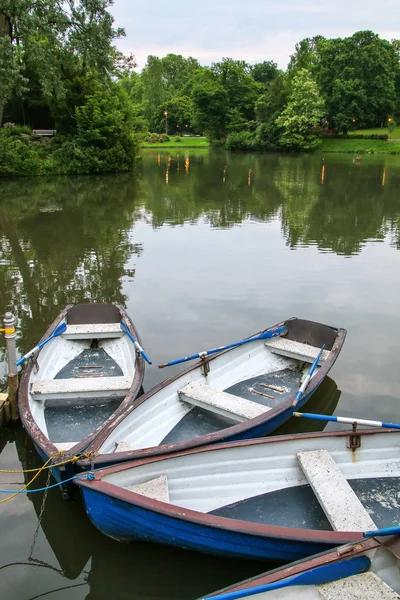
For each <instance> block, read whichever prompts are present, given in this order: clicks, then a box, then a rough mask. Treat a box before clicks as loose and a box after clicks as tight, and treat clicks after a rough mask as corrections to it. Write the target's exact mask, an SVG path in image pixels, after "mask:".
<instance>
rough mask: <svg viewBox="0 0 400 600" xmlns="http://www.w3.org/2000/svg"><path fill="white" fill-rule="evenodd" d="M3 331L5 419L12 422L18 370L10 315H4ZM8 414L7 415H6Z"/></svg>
mask: <svg viewBox="0 0 400 600" xmlns="http://www.w3.org/2000/svg"><path fill="white" fill-rule="evenodd" d="M3 322H4V329H5V338H6V348H7V360H8V402H7V401H6V404H8V405H9V408H8V406H6V407H5V408H6V419H7V417H11V420H12V421H18V419H19V415H18V404H17V394H18V370H17V348H16V337H17V334H16V332H15V317H14V315H13V314H12V313H10V312H7V313H6V314H5V315H4V320H3ZM8 410H9V411H10V412H9V415H7V413H8Z"/></svg>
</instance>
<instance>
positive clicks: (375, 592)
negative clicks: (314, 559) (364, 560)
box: [316, 571, 399, 600]
mask: <svg viewBox="0 0 400 600" xmlns="http://www.w3.org/2000/svg"><path fill="white" fill-rule="evenodd" d="M316 588H317V590H318V593H319V595H320V597H321V599H323V600H367V598H371V599H372V598H377V599H378V598H379V600H396V599H397V598H399V595H398V594H397V593H396V592H395V591H394V590H393V589H392V588H391V587H390V586H389V585H388V584H387V583H385V582H384V581H383V580H382V579H381V578H380V577H378V576H377V575H375V573H373V572H372V571H368V572H367V573H360V574H359V575H353V576H352V577H346V578H345V579H339V580H338V581H333V582H332V583H324V584H323V585H317V586H316Z"/></svg>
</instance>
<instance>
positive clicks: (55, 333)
mask: <svg viewBox="0 0 400 600" xmlns="http://www.w3.org/2000/svg"><path fill="white" fill-rule="evenodd" d="M66 329H67V324H66V323H61V325H59V326H58V327H57V328H56V329H55V330H54V331H53V333H52V334H51V335H50V336H49V337H48V338H47V339H45V340H43V342H40V344H38V345H37V346H35V347H34V348H32V350H29V352H27V353H26V354H24V356H23V357H22V358H20V359H19V360H17V367H19V366H20V365H22V363H23V362H25V361H26V359H27V358H29V357H30V356H32V355H33V354H35V352H38V351H39V350H40V348H43V346H44V345H45V344H47V342H49V341H50V340H52V339H53V338H55V337H57V336H59V335H61V334H63V333H64V331H65V330H66Z"/></svg>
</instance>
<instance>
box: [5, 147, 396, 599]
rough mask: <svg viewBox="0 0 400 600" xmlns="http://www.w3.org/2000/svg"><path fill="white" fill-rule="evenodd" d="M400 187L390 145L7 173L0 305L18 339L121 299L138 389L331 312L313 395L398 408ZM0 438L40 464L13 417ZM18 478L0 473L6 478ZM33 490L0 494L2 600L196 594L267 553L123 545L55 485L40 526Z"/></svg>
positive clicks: (324, 400)
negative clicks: (140, 368)
mask: <svg viewBox="0 0 400 600" xmlns="http://www.w3.org/2000/svg"><path fill="white" fill-rule="evenodd" d="M399 189H400V160H399V158H398V157H367V156H365V157H363V158H362V160H361V161H360V162H353V157H352V156H351V155H337V156H335V155H332V154H328V155H326V156H325V157H322V155H314V156H283V155H250V154H246V155H229V154H224V153H221V154H219V153H213V152H209V151H189V152H187V153H185V152H183V151H182V152H181V153H178V152H175V151H173V152H171V153H169V152H165V151H164V152H160V153H159V152H157V151H151V150H149V151H147V152H146V154H143V161H142V162H141V163H140V164H139V167H138V170H137V174H136V175H135V176H132V175H116V176H108V177H92V178H85V177H82V178H73V179H58V178H54V179H48V180H39V179H38V180H25V181H23V180H19V181H7V182H6V181H2V182H0V235H1V255H0V309H1V310H0V313H1V314H4V312H5V311H6V310H10V309H11V310H13V312H14V313H15V314H17V315H18V320H19V331H20V335H19V341H18V349H19V351H20V352H21V353H23V352H25V351H27V350H28V349H30V348H31V347H33V346H34V345H36V342H37V341H38V340H39V339H40V337H41V336H42V334H43V332H44V331H45V330H46V329H47V326H48V324H49V323H50V322H51V321H52V320H53V319H54V318H55V317H56V315H57V314H58V312H59V311H60V310H61V309H62V308H63V307H64V306H65V305H66V304H68V303H71V302H80V301H82V300H84V299H93V300H97V301H108V302H110V301H118V302H122V303H123V304H124V305H125V306H126V308H127V309H128V312H129V313H130V315H131V317H132V318H133V320H134V322H135V324H136V326H137V328H138V330H139V332H140V335H141V337H142V342H143V345H144V347H145V349H146V351H147V353H148V354H149V355H150V356H151V358H152V359H153V365H152V366H151V367H148V368H147V371H146V378H145V388H146V389H149V388H150V387H151V386H152V385H154V384H156V383H157V382H159V381H160V380H161V379H163V378H164V377H166V376H167V375H171V374H172V373H173V370H172V369H171V370H169V371H168V372H167V371H165V370H163V371H161V370H158V369H157V366H156V365H157V364H159V363H161V362H165V361H166V360H171V359H173V358H177V357H178V356H183V355H186V354H189V353H192V352H196V351H199V350H204V349H205V348H212V347H214V346H216V345H220V344H223V343H229V342H232V341H234V340H236V339H240V338H243V337H245V336H248V335H250V334H252V333H254V332H256V331H259V330H260V329H263V328H265V327H266V326H268V325H272V324H274V323H276V322H279V321H282V320H283V319H285V318H287V317H290V316H298V317H302V318H306V319H313V320H318V321H322V322H324V323H327V324H332V325H337V326H342V327H345V328H347V330H348V336H347V340H346V343H345V345H344V348H343V351H342V353H341V356H340V358H339V360H338V362H337V363H336V365H335V367H334V369H333V370H332V372H331V376H332V379H328V380H327V381H326V382H325V383H324V384H323V386H321V388H320V390H319V391H318V393H317V395H315V397H314V398H313V399H312V401H311V402H310V404H309V405H308V407H307V408H308V409H309V410H310V412H311V411H314V412H326V413H329V414H332V413H335V414H338V415H344V416H358V417H364V418H370V419H377V420H386V421H399V420H400V409H399V402H400V385H399V384H400V376H399V373H400V302H399V296H400V252H399V250H400V195H399ZM1 344H2V345H1V348H0V351H1V356H0V358H1V361H2V367H3V370H2V372H1V373H0V374H1V375H4V346H3V340H2V339H1ZM176 369H178V367H176ZM321 427H323V424H321V423H319V424H315V423H313V422H306V421H302V422H300V421H296V423H293V422H291V423H288V424H287V425H286V426H285V428H284V429H282V430H281V432H282V431H311V430H317V429H318V428H321ZM0 452H1V455H0V457H1V460H0V465H1V467H0V468H1V469H19V468H24V469H28V468H34V467H37V466H40V464H41V463H40V460H39V459H38V458H37V456H36V453H35V451H34V450H33V448H32V446H31V444H30V442H29V440H28V439H27V438H26V436H25V435H24V433H23V431H22V430H21V429H20V427H18V426H17V427H15V428H11V429H9V430H5V431H3V432H1V433H0ZM30 477H31V475H28V474H25V475H23V474H18V473H17V474H4V473H0V481H1V488H2V489H4V488H9V489H17V488H20V487H21V484H22V483H23V482H24V481H25V480H26V481H28V480H29V478H30ZM24 478H25V479H24ZM45 484H46V476H40V477H39V478H38V479H37V480H36V481H35V484H34V485H35V487H41V486H44V485H45ZM5 497H6V494H0V500H1V499H4V498H5ZM42 504H43V494H42V493H36V494H29V495H27V494H20V495H19V496H17V497H16V498H15V499H13V500H10V501H9V502H6V503H3V504H1V505H0V534H1V545H0V598H1V600H34V599H38V598H45V599H46V600H50V599H51V600H66V599H68V600H70V599H71V600H83V599H86V600H89V599H90V600H106V599H107V600H122V599H124V600H125V599H129V600H139V599H140V600H184V599H185V600H193V599H194V598H197V597H198V596H200V595H201V594H204V593H206V592H210V591H212V590H213V589H216V588H220V587H222V586H224V585H227V584H228V583H230V582H233V581H235V580H237V579H242V578H244V577H248V576H250V575H252V574H255V573H258V572H260V571H261V570H264V569H265V568H267V566H268V565H264V566H263V565H261V564H260V563H258V564H256V563H246V562H237V561H235V562H232V561H227V560H223V559H219V558H215V557H207V556H202V555H197V554H191V553H188V552H184V551H179V550H173V549H169V548H163V547H159V546H155V545H150V544H139V543H137V544H132V545H130V546H128V545H123V544H119V543H117V542H114V541H112V540H109V539H107V538H106V537H104V536H102V535H101V534H100V533H99V532H97V531H96V530H95V529H94V528H93V527H92V526H91V524H90V522H89V521H88V519H87V518H86V516H85V514H84V511H83V509H82V506H81V505H80V503H79V501H77V502H73V503H71V504H65V503H63V502H62V500H61V497H60V494H59V492H58V490H52V491H51V492H49V493H48V496H47V500H46V503H45V506H44V511H43V514H42V518H41V525H40V526H39V527H37V525H38V517H39V516H40V513H41V508H42Z"/></svg>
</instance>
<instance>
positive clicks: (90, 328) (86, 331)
mask: <svg viewBox="0 0 400 600" xmlns="http://www.w3.org/2000/svg"><path fill="white" fill-rule="evenodd" d="M123 335H124V332H123V331H122V329H121V325H120V323H95V324H93V323H84V324H83V325H67V329H66V331H65V332H64V333H63V334H62V337H63V338H65V339H66V340H92V339H99V340H100V339H107V338H119V337H122V336H123Z"/></svg>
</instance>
